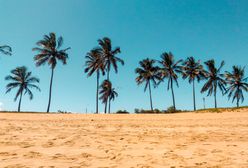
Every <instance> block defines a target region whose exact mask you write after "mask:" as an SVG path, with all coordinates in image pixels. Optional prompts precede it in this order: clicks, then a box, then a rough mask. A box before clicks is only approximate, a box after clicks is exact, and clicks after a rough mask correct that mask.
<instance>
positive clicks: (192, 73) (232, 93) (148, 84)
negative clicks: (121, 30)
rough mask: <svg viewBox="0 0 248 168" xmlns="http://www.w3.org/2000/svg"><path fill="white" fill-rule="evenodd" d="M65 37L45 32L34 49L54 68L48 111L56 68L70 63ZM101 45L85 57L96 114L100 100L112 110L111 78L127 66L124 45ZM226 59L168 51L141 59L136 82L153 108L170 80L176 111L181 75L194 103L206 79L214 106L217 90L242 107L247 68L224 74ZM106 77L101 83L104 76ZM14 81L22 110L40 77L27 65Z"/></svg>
mask: <svg viewBox="0 0 248 168" xmlns="http://www.w3.org/2000/svg"><path fill="white" fill-rule="evenodd" d="M63 42H64V40H63V37H61V36H60V37H58V38H57V37H56V34H55V33H49V34H48V35H44V37H43V39H42V40H39V41H38V42H37V43H36V45H37V47H34V48H33V51H35V52H36V55H35V56H34V61H35V64H36V66H37V67H39V66H41V65H45V64H48V66H49V67H50V69H51V77H50V85H49V97H48V105H47V113H48V112H49V111H50V105H51V97H52V85H53V76H54V69H55V68H56V65H57V63H58V62H62V64H63V65H66V63H67V59H68V53H67V51H68V50H70V49H71V48H70V47H67V48H63V49H61V47H62V45H63ZM97 42H98V45H97V46H96V47H94V48H93V49H91V50H90V51H89V52H88V53H87V54H86V56H85V59H86V62H85V68H84V72H85V73H86V74H87V76H88V77H91V76H92V75H93V74H95V75H96V113H99V105H98V104H99V103H98V100H99V99H100V100H101V101H102V103H103V104H104V113H107V111H108V113H110V111H111V101H113V100H114V99H115V98H116V97H117V96H118V93H117V91H116V90H115V88H114V87H113V84H112V82H111V80H110V72H111V70H112V69H113V70H114V72H115V73H118V64H121V65H124V61H123V59H121V58H119V57H117V55H118V54H119V53H121V49H120V47H113V46H112V42H111V39H110V38H108V37H104V38H102V39H99V40H98V41H97ZM0 53H2V54H5V55H11V54H12V49H11V47H10V46H8V45H3V46H0ZM224 64H225V63H224V61H222V62H221V64H220V66H217V65H216V64H215V61H214V60H213V59H211V60H208V61H206V62H204V65H205V67H204V65H202V64H201V62H200V60H195V58H194V57H188V58H187V59H186V60H182V59H180V60H175V58H174V56H173V54H172V53H171V52H168V53H167V52H164V53H162V54H161V56H160V60H154V59H149V58H146V59H144V60H142V61H140V62H139V67H137V68H136V69H135V73H136V74H137V77H136V83H137V84H138V85H140V84H143V83H144V85H145V86H144V91H146V90H147V88H148V90H149V97H150V106H151V110H152V111H153V101H152V87H153V88H156V87H157V86H158V85H160V84H161V83H163V82H165V81H166V82H167V90H171V94H172V102H173V109H174V110H175V111H176V100H175V94H174V85H176V86H177V87H179V83H178V78H179V77H182V79H185V80H188V82H189V84H191V85H192V94H193V106H194V110H196V104H195V84H196V82H200V81H202V80H204V81H206V82H205V84H204V85H203V87H202V89H201V93H204V92H207V96H212V95H213V96H214V102H215V105H214V107H215V108H217V98H216V94H217V90H220V91H221V93H222V94H223V95H226V94H227V95H228V98H229V99H230V98H232V102H234V101H235V100H236V105H237V107H239V104H240V101H242V102H243V101H244V95H243V92H244V91H245V92H247V91H248V83H247V77H245V67H240V66H233V67H232V71H231V72H228V71H225V72H224V73H222V68H223V66H224ZM105 75H106V77H104V76H105ZM102 77H103V78H104V80H103V81H102V82H101V84H100V79H101V78H102ZM5 79H6V80H7V81H10V83H8V84H7V86H6V93H8V92H10V91H11V90H12V89H14V88H17V93H16V95H15V98H14V101H16V100H17V99H18V97H19V103H18V112H19V111H20V107H21V101H22V96H23V95H25V94H28V95H29V98H30V100H31V99H33V93H32V91H31V90H32V89H36V90H38V91H40V88H39V87H38V86H37V84H38V83H39V79H38V78H37V77H34V76H32V72H30V71H28V70H27V67H25V66H20V67H17V68H15V69H13V70H12V71H11V75H8V76H6V78H5Z"/></svg>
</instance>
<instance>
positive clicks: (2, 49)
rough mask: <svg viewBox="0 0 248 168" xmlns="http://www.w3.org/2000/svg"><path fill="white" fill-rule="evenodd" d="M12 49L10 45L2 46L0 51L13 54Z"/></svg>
mask: <svg viewBox="0 0 248 168" xmlns="http://www.w3.org/2000/svg"><path fill="white" fill-rule="evenodd" d="M11 52H12V49H11V47H10V46H8V45H3V46H0V53H3V54H5V55H11Z"/></svg>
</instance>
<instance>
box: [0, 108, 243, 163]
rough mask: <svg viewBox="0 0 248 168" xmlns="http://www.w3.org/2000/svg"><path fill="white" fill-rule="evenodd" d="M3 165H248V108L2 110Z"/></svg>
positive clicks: (0, 158)
mask: <svg viewBox="0 0 248 168" xmlns="http://www.w3.org/2000/svg"><path fill="white" fill-rule="evenodd" d="M0 167H1V168H2V167H8V168H14V167H30V168H35V167H39V168H42V167H44V168H45V167H50V168H52V167H71V168H77V167H94V168H95V167H96V168H97V167H99V168H100V167H101V168H104V167H106V168H107V167H112V168H114V167H121V168H126V167H127V168H131V167H133V168H136V167H138V168H152V167H154V168H157V167H158V168H160V167H161V168H162V167H163V168H164V167H170V168H173V167H197V168H198V167H215V168H218V167H235V168H237V167H244V168H247V167H248V110H247V112H225V113H181V114H167V115H148V114H145V115H142V114H139V115H137V114H132V115H126V114H125V115H121V114H120V115H117V114H112V115H93V114H91V115H90V114H88V115H86V114H27V113H24V114H17V113H0Z"/></svg>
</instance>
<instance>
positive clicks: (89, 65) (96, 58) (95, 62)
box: [84, 48, 105, 114]
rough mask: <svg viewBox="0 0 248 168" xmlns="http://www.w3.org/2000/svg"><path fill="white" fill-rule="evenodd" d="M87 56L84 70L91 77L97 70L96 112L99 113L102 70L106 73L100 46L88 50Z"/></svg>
mask: <svg viewBox="0 0 248 168" xmlns="http://www.w3.org/2000/svg"><path fill="white" fill-rule="evenodd" d="M85 58H86V68H85V70H84V72H85V73H87V76H88V77H90V76H92V74H94V73H95V72H96V113H97V114H98V93H99V78H100V72H102V75H104V74H105V69H104V60H103V58H102V55H101V51H100V49H99V48H95V49H93V50H91V51H90V52H88V53H87V54H86V56H85Z"/></svg>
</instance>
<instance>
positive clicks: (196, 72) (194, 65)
mask: <svg viewBox="0 0 248 168" xmlns="http://www.w3.org/2000/svg"><path fill="white" fill-rule="evenodd" d="M182 76H183V79H187V78H188V80H189V83H193V104H194V110H196V104H195V79H197V82H200V80H202V79H204V78H205V76H206V73H205V70H204V69H203V66H202V65H201V63H200V60H198V61H197V62H196V61H195V59H194V57H188V58H187V59H186V61H184V62H183V67H182Z"/></svg>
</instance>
